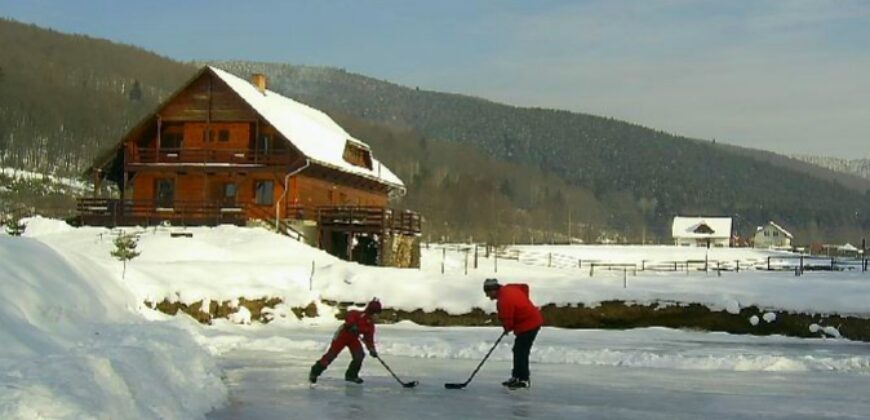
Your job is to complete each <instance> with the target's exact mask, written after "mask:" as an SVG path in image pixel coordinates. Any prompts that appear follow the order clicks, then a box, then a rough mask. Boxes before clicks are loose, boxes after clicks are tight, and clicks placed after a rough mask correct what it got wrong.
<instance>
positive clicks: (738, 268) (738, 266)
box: [735, 260, 740, 273]
mask: <svg viewBox="0 0 870 420" xmlns="http://www.w3.org/2000/svg"><path fill="white" fill-rule="evenodd" d="M735 261H736V262H737V272H738V273H739V272H740V260H735Z"/></svg>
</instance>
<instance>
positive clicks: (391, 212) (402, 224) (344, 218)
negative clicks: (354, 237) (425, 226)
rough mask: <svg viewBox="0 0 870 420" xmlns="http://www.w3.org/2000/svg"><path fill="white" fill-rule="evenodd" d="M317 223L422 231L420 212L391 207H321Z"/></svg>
mask: <svg viewBox="0 0 870 420" xmlns="http://www.w3.org/2000/svg"><path fill="white" fill-rule="evenodd" d="M317 223H318V224H319V225H321V226H322V227H324V228H329V227H332V228H336V229H341V230H353V231H370V232H375V231H384V230H391V231H396V232H401V233H406V234H418V233H420V232H421V231H422V223H421V217H420V214H419V213H416V212H413V211H410V210H396V209H391V208H389V207H368V206H347V207H345V206H341V207H319V208H318V209H317Z"/></svg>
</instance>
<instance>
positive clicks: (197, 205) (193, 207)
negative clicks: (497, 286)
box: [76, 198, 421, 234]
mask: <svg viewBox="0 0 870 420" xmlns="http://www.w3.org/2000/svg"><path fill="white" fill-rule="evenodd" d="M76 210H77V212H78V217H79V221H80V222H81V224H83V225H95V226H130V225H146V226H147V225H156V224H159V223H162V222H164V221H169V222H170V223H173V224H178V225H185V226H193V225H210V226H213V225H218V224H235V225H244V224H246V223H247V221H248V220H249V219H262V220H265V221H274V220H275V211H274V206H271V205H270V206H261V205H257V204H255V203H221V202H219V201H192V200H189V201H188V200H175V201H173V202H172V203H171V204H165V205H161V204H159V203H156V202H155V201H154V200H118V199H109V198H80V199H78V201H77V204H76ZM281 213H282V219H284V220H280V221H279V222H280V223H279V228H280V229H288V227H287V226H285V222H286V220H288V219H290V220H302V219H311V220H317V223H318V224H319V225H320V226H321V228H325V229H335V230H341V231H354V232H383V231H393V232H399V233H404V234H419V233H420V232H421V217H420V215H419V214H418V213H415V212H412V211H409V210H395V209H391V208H387V207H346V206H341V207H318V208H317V209H316V210H313V209H311V208H306V207H304V206H300V205H290V206H287V207H286V208H285V207H284V206H281Z"/></svg>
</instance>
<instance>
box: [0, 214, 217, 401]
mask: <svg viewBox="0 0 870 420" xmlns="http://www.w3.org/2000/svg"><path fill="white" fill-rule="evenodd" d="M62 230H64V229H61V231H62ZM54 232H57V230H54ZM111 278H112V276H111V275H110V273H107V272H105V271H104V270H103V269H101V268H100V267H97V266H93V265H92V264H91V262H90V261H89V260H87V259H83V258H79V257H77V256H76V255H74V254H73V255H67V256H63V255H60V254H59V253H57V252H56V251H54V250H52V249H51V248H50V247H48V246H46V245H45V244H43V243H40V242H39V241H36V240H33V239H29V238H14V237H9V236H0V279H2V280H0V342H2V343H3V345H2V346H0V389H2V390H3V392H2V393H0V418H81V417H94V418H182V417H188V418H190V417H194V418H195V417H201V416H202V415H203V414H204V413H205V412H207V411H208V410H209V409H211V408H212V407H215V406H218V405H220V404H222V402H223V401H224V400H225V398H226V389H225V387H224V385H223V384H222V383H221V381H220V375H219V371H218V369H217V367H216V365H215V363H214V361H213V360H212V357H211V356H210V355H209V354H208V353H207V352H206V351H205V350H203V349H202V348H201V347H200V346H199V345H198V344H197V343H196V342H195V341H194V340H193V338H192V337H191V336H190V334H189V333H187V332H186V331H185V330H184V329H183V328H179V326H178V325H180V324H182V323H184V322H186V321H184V320H183V319H178V320H173V321H171V322H148V321H145V320H144V319H143V318H142V317H141V316H140V315H139V314H138V313H137V312H136V309H135V308H137V306H138V298H137V297H136V296H135V295H133V294H131V293H129V292H128V291H127V290H125V289H124V288H123V287H120V286H119V285H118V284H117V283H116V282H114V281H112V280H111Z"/></svg>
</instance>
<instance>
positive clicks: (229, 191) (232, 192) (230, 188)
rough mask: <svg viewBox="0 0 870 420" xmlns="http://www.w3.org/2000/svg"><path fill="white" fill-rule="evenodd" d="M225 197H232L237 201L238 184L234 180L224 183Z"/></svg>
mask: <svg viewBox="0 0 870 420" xmlns="http://www.w3.org/2000/svg"><path fill="white" fill-rule="evenodd" d="M224 198H225V199H232V200H233V201H235V199H236V184H235V183H232V182H228V183H226V184H224Z"/></svg>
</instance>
